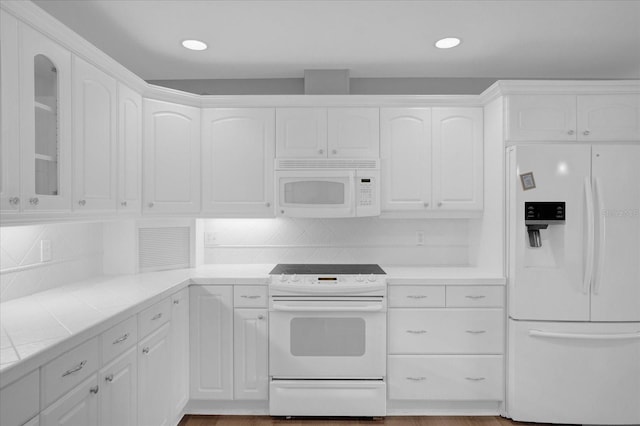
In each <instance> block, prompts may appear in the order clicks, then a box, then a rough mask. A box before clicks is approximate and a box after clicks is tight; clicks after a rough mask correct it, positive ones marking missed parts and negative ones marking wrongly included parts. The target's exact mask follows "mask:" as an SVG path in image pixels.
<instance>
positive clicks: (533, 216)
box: [524, 201, 566, 247]
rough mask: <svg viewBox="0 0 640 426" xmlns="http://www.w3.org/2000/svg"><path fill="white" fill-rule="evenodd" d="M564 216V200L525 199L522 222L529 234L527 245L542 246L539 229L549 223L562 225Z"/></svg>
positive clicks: (546, 226)
mask: <svg viewBox="0 0 640 426" xmlns="http://www.w3.org/2000/svg"><path fill="white" fill-rule="evenodd" d="M565 217H566V206H565V202H564V201H536V202H532V201H525V203H524V224H525V225H526V226H527V233H528V234H529V246H531V247H542V238H541V237H540V230H541V229H547V228H548V226H549V225H564V223H565Z"/></svg>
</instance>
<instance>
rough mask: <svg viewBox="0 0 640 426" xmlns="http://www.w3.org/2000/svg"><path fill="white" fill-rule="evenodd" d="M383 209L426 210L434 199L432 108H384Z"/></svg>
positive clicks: (382, 130) (382, 150) (382, 133)
mask: <svg viewBox="0 0 640 426" xmlns="http://www.w3.org/2000/svg"><path fill="white" fill-rule="evenodd" d="M380 119H381V122H380V131H381V140H380V150H381V152H380V154H381V155H380V157H381V163H382V190H381V196H382V205H381V208H382V210H387V211H388V210H424V209H426V208H428V207H429V205H430V203H431V109H430V108H382V109H381V110H380Z"/></svg>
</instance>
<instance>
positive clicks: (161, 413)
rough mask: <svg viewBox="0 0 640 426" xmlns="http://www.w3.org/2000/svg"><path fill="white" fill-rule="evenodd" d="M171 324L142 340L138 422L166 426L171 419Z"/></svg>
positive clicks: (139, 350)
mask: <svg viewBox="0 0 640 426" xmlns="http://www.w3.org/2000/svg"><path fill="white" fill-rule="evenodd" d="M169 332H170V324H168V323H166V324H164V325H163V326H161V327H160V328H159V329H157V330H156V331H154V332H153V333H152V334H151V335H149V336H148V337H146V338H145V339H143V340H141V341H140V342H139V343H138V425H139V426H164V425H167V424H169V422H170V421H171V419H170V406H169V400H170V390H171V386H170V374H171V373H170V372H171V365H170V361H171V358H170V355H171V354H170V339H169Z"/></svg>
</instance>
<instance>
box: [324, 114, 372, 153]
mask: <svg viewBox="0 0 640 426" xmlns="http://www.w3.org/2000/svg"><path fill="white" fill-rule="evenodd" d="M327 132H328V144H327V145H328V146H327V148H328V154H329V157H337V158H344V157H360V158H378V156H379V155H380V110H379V109H378V108H329V111H328V130H327Z"/></svg>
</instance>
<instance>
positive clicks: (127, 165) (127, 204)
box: [117, 84, 142, 212]
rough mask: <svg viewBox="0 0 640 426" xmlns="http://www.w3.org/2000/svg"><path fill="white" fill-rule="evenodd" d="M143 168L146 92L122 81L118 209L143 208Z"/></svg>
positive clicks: (130, 210) (136, 209)
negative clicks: (141, 94)
mask: <svg viewBox="0 0 640 426" xmlns="http://www.w3.org/2000/svg"><path fill="white" fill-rule="evenodd" d="M141 170H142V96H140V94H138V93H136V92H134V91H133V90H131V89H130V88H128V87H127V86H124V85H122V84H119V85H118V202H117V207H118V211H121V212H139V211H140V203H141V194H140V189H141V180H142V179H141Z"/></svg>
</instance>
